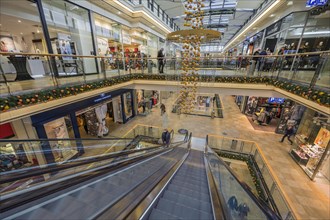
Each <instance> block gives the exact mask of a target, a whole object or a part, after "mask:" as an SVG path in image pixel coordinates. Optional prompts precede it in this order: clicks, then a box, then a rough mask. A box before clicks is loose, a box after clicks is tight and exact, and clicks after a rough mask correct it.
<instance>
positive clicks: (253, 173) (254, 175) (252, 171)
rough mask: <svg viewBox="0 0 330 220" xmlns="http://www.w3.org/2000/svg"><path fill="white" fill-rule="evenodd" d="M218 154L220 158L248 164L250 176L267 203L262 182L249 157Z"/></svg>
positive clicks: (260, 195) (259, 194)
mask: <svg viewBox="0 0 330 220" xmlns="http://www.w3.org/2000/svg"><path fill="white" fill-rule="evenodd" d="M217 154H218V155H219V156H220V157H225V158H228V159H232V160H240V161H243V162H245V163H246V165H247V166H248V169H249V172H250V175H251V177H252V181H253V184H254V186H255V187H256V190H257V193H258V196H259V197H260V198H261V199H263V200H264V201H266V196H265V194H264V192H263V190H262V188H261V181H260V179H259V178H258V175H257V172H256V170H255V169H254V168H253V162H252V161H250V159H249V157H248V156H243V155H239V154H231V153H224V152H217Z"/></svg>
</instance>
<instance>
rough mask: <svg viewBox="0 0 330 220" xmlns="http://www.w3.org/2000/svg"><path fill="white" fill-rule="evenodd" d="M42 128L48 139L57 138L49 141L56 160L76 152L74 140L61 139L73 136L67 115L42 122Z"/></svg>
mask: <svg viewBox="0 0 330 220" xmlns="http://www.w3.org/2000/svg"><path fill="white" fill-rule="evenodd" d="M44 128H45V132H46V135H47V138H48V139H58V141H49V144H50V147H51V150H52V153H53V156H54V158H55V161H56V162H61V161H66V160H68V159H70V158H72V157H73V156H75V155H76V154H77V153H78V151H77V147H76V146H75V142H74V141H71V140H61V139H70V138H71V139H73V138H74V134H73V129H72V123H71V120H70V118H69V116H66V117H62V118H59V119H56V120H53V121H51V122H48V123H46V124H44Z"/></svg>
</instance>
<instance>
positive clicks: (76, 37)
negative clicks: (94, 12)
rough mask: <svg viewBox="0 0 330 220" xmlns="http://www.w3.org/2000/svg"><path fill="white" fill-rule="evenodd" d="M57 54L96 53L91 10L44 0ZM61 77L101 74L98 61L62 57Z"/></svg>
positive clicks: (61, 2) (44, 8) (59, 72)
mask: <svg viewBox="0 0 330 220" xmlns="http://www.w3.org/2000/svg"><path fill="white" fill-rule="evenodd" d="M42 5H43V10H44V14H45V17H46V21H47V26H48V31H49V34H50V38H51V40H52V42H51V43H52V47H53V51H54V53H57V54H62V55H64V54H69V55H91V53H92V54H93V53H94V52H93V51H94V48H93V40H92V32H91V24H90V21H89V15H88V13H89V12H88V11H87V10H86V9H83V8H81V7H79V6H77V5H74V4H71V3H69V2H66V1H55V0H42ZM56 62H57V66H58V74H59V75H60V76H61V75H64V76H67V75H77V74H84V73H85V74H89V73H97V70H96V63H95V60H94V59H88V58H79V59H76V58H72V57H65V56H63V57H59V58H58V59H57V61H56Z"/></svg>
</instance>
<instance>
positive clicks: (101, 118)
mask: <svg viewBox="0 0 330 220" xmlns="http://www.w3.org/2000/svg"><path fill="white" fill-rule="evenodd" d="M107 111H108V107H107V105H106V104H103V105H101V106H98V107H96V108H95V115H96V118H97V121H98V123H97V124H98V129H97V136H98V137H102V136H106V135H108V133H109V129H108V128H107V126H106V124H105V117H106V115H107Z"/></svg>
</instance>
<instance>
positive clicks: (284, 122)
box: [237, 96, 306, 134]
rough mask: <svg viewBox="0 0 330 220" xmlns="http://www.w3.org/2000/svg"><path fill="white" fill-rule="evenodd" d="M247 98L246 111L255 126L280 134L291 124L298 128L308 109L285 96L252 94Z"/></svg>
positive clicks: (257, 128) (258, 128)
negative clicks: (257, 95)
mask: <svg viewBox="0 0 330 220" xmlns="http://www.w3.org/2000/svg"><path fill="white" fill-rule="evenodd" d="M240 99H241V100H244V99H243V98H237V103H240V105H241V104H242V101H239V100H240ZM245 100H246V105H245V111H244V113H245V114H246V115H247V117H248V120H249V121H250V123H251V125H252V126H253V128H254V129H256V130H262V131H269V132H276V133H278V134H284V132H285V130H286V128H287V127H288V126H289V125H291V126H294V129H295V130H296V129H297V128H298V126H299V124H300V121H301V118H302V116H303V113H304V111H305V110H306V107H305V106H302V105H299V104H297V103H294V102H293V101H291V100H289V99H284V98H275V97H254V96H250V97H248V98H246V99H245ZM243 104H244V101H243Z"/></svg>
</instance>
